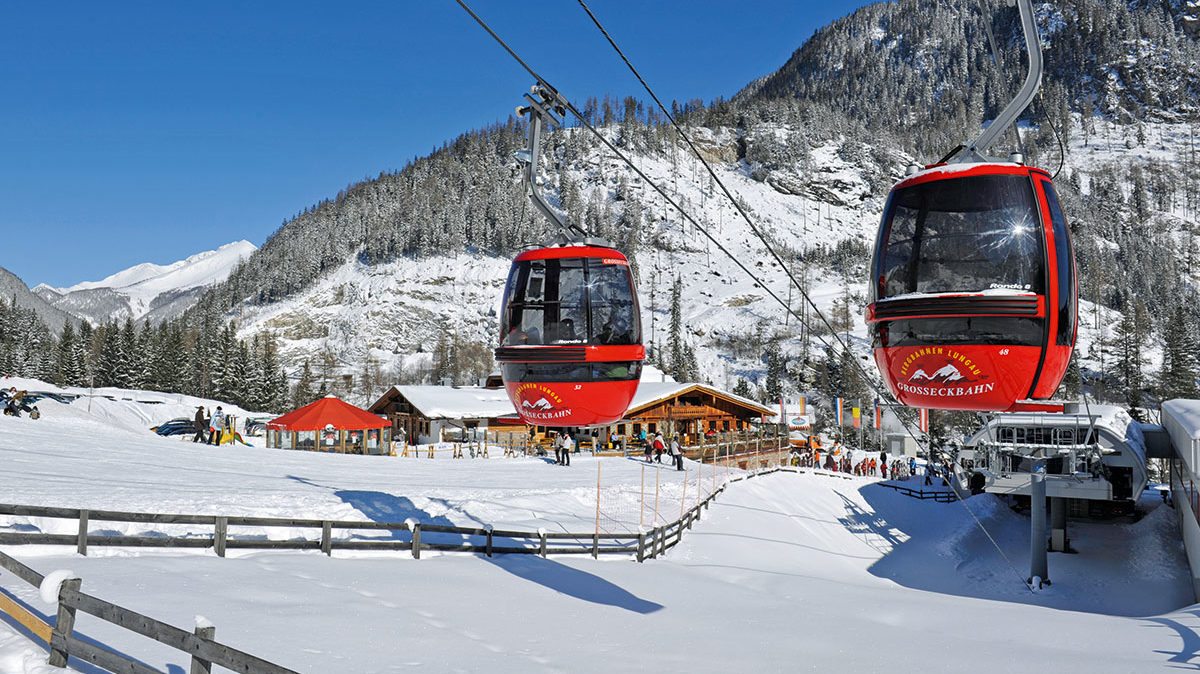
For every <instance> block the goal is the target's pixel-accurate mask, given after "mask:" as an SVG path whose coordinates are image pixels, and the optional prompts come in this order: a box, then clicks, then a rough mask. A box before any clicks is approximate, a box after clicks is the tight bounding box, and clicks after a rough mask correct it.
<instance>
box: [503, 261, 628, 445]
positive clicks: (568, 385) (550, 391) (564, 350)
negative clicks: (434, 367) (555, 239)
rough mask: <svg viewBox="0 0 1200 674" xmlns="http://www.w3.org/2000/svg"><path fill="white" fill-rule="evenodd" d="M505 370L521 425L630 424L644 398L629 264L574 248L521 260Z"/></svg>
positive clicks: (506, 318) (506, 327)
mask: <svg viewBox="0 0 1200 674" xmlns="http://www.w3.org/2000/svg"><path fill="white" fill-rule="evenodd" d="M500 325H501V328H500V347H499V348H497V349H496V360H497V361H499V363H500V372H501V376H502V378H503V379H504V385H505V388H506V389H507V390H508V395H509V398H510V399H512V403H513V406H514V407H515V408H516V410H517V413H518V414H519V415H520V416H521V418H522V419H523V420H524V421H525V422H526V423H529V424H533V425H538V426H554V427H573V426H595V425H603V424H609V423H612V422H615V421H617V420H619V419H621V417H622V416H624V414H625V410H626V409H627V408H628V407H629V403H630V401H631V400H633V396H634V394H635V393H637V386H638V379H639V378H640V376H641V370H642V361H643V360H644V359H645V357H646V349H645V347H644V346H642V330H641V320H640V318H639V309H638V302H637V293H636V291H635V289H634V284H633V275H632V273H631V272H630V269H629V260H628V259H627V258H626V257H625V256H624V255H623V254H621V252H620V251H617V250H615V249H613V248H609V247H605V246H596V245H584V244H567V245H562V246H551V247H546V248H536V249H533V250H529V251H526V252H524V253H521V254H520V255H518V256H517V258H516V260H514V261H513V265H512V269H511V271H510V272H509V275H508V283H507V284H506V286H505V290H504V300H503V314H502V316H501V321H500Z"/></svg>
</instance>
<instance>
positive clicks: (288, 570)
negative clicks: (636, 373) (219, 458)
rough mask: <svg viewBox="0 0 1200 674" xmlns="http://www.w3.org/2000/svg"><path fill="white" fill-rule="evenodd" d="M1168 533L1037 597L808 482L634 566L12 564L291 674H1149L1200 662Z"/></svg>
mask: <svg viewBox="0 0 1200 674" xmlns="http://www.w3.org/2000/svg"><path fill="white" fill-rule="evenodd" d="M975 502H976V508H977V509H978V510H979V513H980V517H981V518H982V519H983V520H984V521H985V522H987V523H988V526H989V529H990V530H991V531H993V533H994V534H996V535H997V537H998V538H999V539H1000V540H1001V542H1002V544H1004V546H1005V548H1006V549H1007V550H1008V551H1009V554H1011V555H1013V556H1014V560H1013V561H1014V562H1015V563H1016V564H1017V565H1018V567H1020V566H1022V565H1024V564H1025V562H1026V560H1025V559H1024V558H1023V557H1021V552H1020V551H1021V546H1020V545H1016V544H1014V542H1013V540H1011V539H1019V538H1020V537H1021V534H1022V527H1023V526H1026V525H1027V521H1026V520H1023V518H1021V517H1019V516H1017V515H1015V514H1013V513H1011V512H1010V511H1008V510H1007V509H1004V508H997V507H992V506H991V505H990V504H991V503H993V501H992V500H991V499H990V497H983V498H980V499H976V500H975ZM1170 516H1171V513H1170V512H1169V511H1168V510H1166V509H1160V510H1156V511H1154V512H1152V513H1150V515H1148V516H1147V517H1146V518H1144V519H1143V520H1142V521H1141V522H1139V523H1137V524H1134V525H1120V524H1117V525H1112V524H1096V525H1088V526H1084V527H1079V529H1078V530H1077V531H1076V533H1075V537H1076V543H1077V547H1079V548H1080V549H1081V554H1079V555H1074V556H1064V555H1054V556H1052V557H1051V572H1052V577H1054V579H1055V585H1054V586H1053V587H1052V588H1051V589H1050V590H1048V591H1046V592H1043V593H1041V594H1038V595H1032V594H1030V593H1029V592H1028V591H1026V590H1024V589H1023V588H1022V586H1020V585H1019V584H1018V582H1017V580H1016V579H1015V578H1013V576H1012V571H1011V570H1010V569H1009V568H1008V567H1007V565H1006V563H1005V562H1004V561H1003V560H1001V558H1000V557H999V556H998V555H997V553H996V552H995V551H994V549H992V548H991V547H990V544H989V543H988V542H987V541H986V539H984V538H983V536H982V535H981V534H979V532H978V531H977V530H976V529H975V528H974V526H973V524H972V523H971V522H970V518H969V517H968V515H967V513H966V512H965V510H963V508H962V507H961V506H959V505H943V504H934V503H930V502H921V501H915V500H911V499H907V498H905V497H903V496H900V495H898V494H895V493H894V492H892V491H890V490H886V489H884V488H881V487H878V486H875V485H870V484H869V483H865V482H862V481H848V480H840V479H830V478H826V477H821V476H814V475H787V474H779V475H772V476H765V477H762V478H759V479H756V480H752V481H748V482H742V483H738V484H736V485H734V486H732V487H731V488H730V489H729V490H727V491H726V493H725V494H724V495H722V496H721V497H720V498H719V499H718V500H717V502H716V503H715V505H714V507H713V509H712V510H711V512H710V513H709V514H707V515H706V517H705V519H703V520H702V521H701V522H699V523H698V524H697V527H696V529H695V530H694V531H693V532H692V533H691V534H690V535H688V536H687V537H686V538H685V539H684V542H683V544H681V545H680V546H679V547H677V548H675V549H674V550H672V551H671V552H670V553H669V554H668V555H667V556H666V557H665V558H663V559H660V560H655V561H651V562H647V563H645V564H642V565H638V564H636V563H633V562H627V561H600V562H596V561H593V560H581V559H550V560H542V559H539V558H536V557H524V556H521V557H517V556H509V557H497V558H495V559H491V560H488V559H486V558H480V557H474V556H441V557H435V558H431V559H425V560H421V561H415V560H411V559H408V558H407V557H406V556H404V555H358V556H350V555H348V554H347V555H339V556H337V557H335V558H333V559H329V558H325V557H323V556H321V555H317V554H308V553H287V554H273V553H255V554H246V555H242V556H238V557H233V558H229V559H217V558H215V557H212V556H211V555H204V554H180V555H174V554H166V553H160V552H157V551H156V552H153V553H145V552H141V553H137V555H136V556H127V555H128V554H131V553H126V552H123V551H117V550H108V551H104V552H103V554H104V555H105V556H95V557H89V558H79V557H76V556H74V555H68V554H64V551H63V550H62V549H61V548H59V549H49V548H41V549H29V548H15V549H10V550H9V552H11V553H12V554H16V555H18V556H20V557H21V558H23V559H24V560H26V561H27V562H28V563H30V564H32V565H34V566H35V567H37V568H39V569H41V570H43V571H48V570H51V569H54V568H61V567H69V568H72V569H74V570H75V571H77V572H78V573H79V574H80V575H81V576H82V577H83V578H84V579H85V580H84V589H85V590H86V591H90V592H93V593H95V594H97V595H99V596H101V597H105V598H107V599H110V600H113V601H116V602H118V603H121V604H124V605H126V606H128V607H130V608H133V609H135V610H142V611H144V612H147V613H149V614H151V615H154V616H156V617H158V618H161V619H164V620H167V621H168V622H173V623H175V624H178V625H180V626H184V627H187V626H190V625H191V623H192V620H193V616H194V615H196V614H200V615H204V616H206V617H207V618H209V619H211V620H212V621H213V622H214V623H215V624H216V625H217V630H218V632H217V633H218V636H219V637H221V638H222V639H228V640H229V642H230V643H231V645H234V646H236V647H240V648H244V649H246V650H249V651H250V652H253V653H256V654H259V655H262V656H264V657H267V658H268V659H272V660H275V661H277V662H279V663H281V664H284V665H287V666H291V667H294V668H296V669H298V670H300V671H305V672H355V673H360V672H361V673H364V674H365V673H368V672H396V671H406V670H410V669H412V668H413V667H417V666H421V667H424V668H426V669H429V670H432V671H479V670H481V669H484V668H488V669H491V670H494V671H501V672H509V671H511V672H518V671H520V672H525V671H564V672H565V671H570V672H592V671H596V672H599V671H683V670H687V671H701V672H707V671H713V672H717V671H754V670H758V671H782V670H789V671H792V670H808V671H855V672H859V671H862V672H870V671H880V672H891V671H897V662H902V661H907V662H916V661H920V662H921V663H922V664H921V670H922V671H932V672H937V671H947V672H949V671H963V670H971V671H997V672H1001V671H1003V672H1008V671H1020V670H1027V671H1058V672H1145V671H1152V670H1155V669H1166V668H1168V667H1173V666H1174V667H1177V666H1179V665H1180V664H1184V665H1185V666H1187V665H1190V666H1192V667H1194V666H1195V665H1196V664H1197V663H1200V653H1196V649H1197V645H1200V618H1198V617H1197V613H1193V611H1195V609H1194V608H1189V609H1185V610H1182V611H1180V612H1177V613H1171V612H1169V611H1171V609H1174V608H1177V607H1179V606H1181V605H1183V604H1186V603H1187V602H1188V601H1189V599H1188V593H1189V591H1190V590H1189V585H1188V581H1187V576H1186V572H1185V571H1184V569H1183V568H1182V567H1181V564H1182V559H1181V552H1180V551H1179V549H1178V545H1175V544H1173V543H1172V541H1171V539H1170V537H1169V534H1171V533H1172V532H1171V531H1170V524H1171V523H1170V519H1169V518H1170ZM1018 542H1019V541H1018ZM1026 545H1027V544H1026ZM1026 554H1027V553H1026ZM1084 571H1090V572H1092V573H1093V574H1096V575H1095V577H1093V578H1090V579H1085V578H1083V576H1082V573H1083V572H1084ZM23 596H24V597H25V598H26V599H29V600H30V601H33V599H32V591H30V592H28V593H24V594H23ZM1156 614H1162V615H1158V616H1157V617H1149V618H1138V617H1125V616H1136V615H1150V616H1155V615H1156ZM79 627H80V629H81V630H83V631H84V632H86V633H88V634H89V635H90V636H94V637H96V638H99V639H102V640H104V641H106V642H108V643H109V644H110V645H113V646H115V647H118V648H121V649H123V650H125V651H126V652H128V653H131V654H135V655H137V656H139V657H143V658H145V659H146V660H147V661H148V662H149V663H151V664H153V665H156V666H159V667H161V668H164V669H166V667H167V665H177V666H180V667H183V666H184V664H185V663H183V661H182V659H181V658H180V657H178V656H177V655H174V654H172V653H171V652H169V651H166V650H165V649H164V650H158V649H156V647H153V646H150V645H148V644H145V643H143V640H141V639H140V638H136V637H132V636H131V635H128V634H121V633H119V631H117V630H112V629H109V628H107V627H106V626H104V625H102V624H99V623H98V622H96V621H94V620H91V619H89V618H86V617H84V618H81V620H80V623H79ZM4 629H5V628H3V627H0V635H2V634H3V633H4ZM2 640H3V637H2V636H0V643H2ZM3 649H4V647H3V646H2V645H0V658H2V657H3V654H4V653H5V652H6V651H5V650H3ZM10 660H11V658H10ZM5 662H7V661H5V660H3V659H0V665H2V664H3V663H5ZM14 662H15V661H14ZM900 669H903V668H900ZM13 671H16V672H23V671H24V670H21V669H15V670H13Z"/></svg>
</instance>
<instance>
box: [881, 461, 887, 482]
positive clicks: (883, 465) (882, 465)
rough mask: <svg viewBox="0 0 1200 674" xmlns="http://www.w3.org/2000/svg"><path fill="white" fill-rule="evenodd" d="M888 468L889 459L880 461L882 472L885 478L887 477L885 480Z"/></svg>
mask: <svg viewBox="0 0 1200 674" xmlns="http://www.w3.org/2000/svg"><path fill="white" fill-rule="evenodd" d="M887 469H888V465H887V461H880V462H879V470H880V474H881V476H882V477H883V479H885V480H886V479H887Z"/></svg>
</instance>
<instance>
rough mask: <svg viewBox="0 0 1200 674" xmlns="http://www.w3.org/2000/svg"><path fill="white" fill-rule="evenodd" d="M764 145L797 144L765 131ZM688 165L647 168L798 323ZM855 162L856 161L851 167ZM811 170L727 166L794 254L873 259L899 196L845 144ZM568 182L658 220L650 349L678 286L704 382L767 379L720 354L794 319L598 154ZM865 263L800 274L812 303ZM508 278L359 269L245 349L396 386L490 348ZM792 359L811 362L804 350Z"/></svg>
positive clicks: (263, 325)
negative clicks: (436, 355) (266, 339)
mask: <svg viewBox="0 0 1200 674" xmlns="http://www.w3.org/2000/svg"><path fill="white" fill-rule="evenodd" d="M701 131H703V130H701ZM762 133H772V134H775V133H778V134H785V133H787V131H786V130H784V129H775V130H767V129H764V130H762ZM706 141H707V143H708V145H707V146H708V147H710V148H716V149H713V150H712V151H713V152H714V154H720V147H721V146H723V145H724V146H730V147H731V146H732V145H733V144H734V143H736V142H737V139H736V137H735V135H734V134H733V133H732V132H728V133H726V134H723V135H721V134H717V135H715V136H709V137H707V138H706ZM685 153H686V150H681V151H680V152H679V153H678V154H677V155H676V156H675V157H674V159H672V158H671V157H670V156H665V157H664V156H650V155H646V156H641V157H639V158H638V164H639V166H640V168H641V169H642V170H643V171H645V172H646V173H647V174H648V175H650V176H651V177H652V178H653V179H654V180H655V181H656V182H659V183H661V184H665V185H671V186H672V192H674V196H675V197H676V198H678V199H680V200H682V201H683V202H684V203H687V204H689V211H690V212H691V213H692V214H693V215H694V217H696V218H697V219H698V220H699V221H700V222H702V223H705V225H706V226H707V227H708V228H709V229H710V231H711V233H712V234H713V235H714V237H716V238H717V240H718V241H720V242H721V243H722V245H724V246H726V247H728V248H729V249H730V251H731V252H732V253H733V254H734V255H735V256H737V257H738V259H740V260H743V261H745V262H746V263H747V264H748V266H750V267H751V268H752V269H754V270H755V271H756V273H757V274H759V275H760V276H761V278H762V279H763V280H764V281H765V282H766V283H767V284H768V288H770V289H771V291H772V292H774V293H776V294H777V295H778V296H779V297H781V298H783V299H784V300H787V299H788V298H791V300H792V303H793V307H794V308H795V309H796V310H797V311H799V309H800V304H801V300H800V298H799V295H798V294H796V293H794V292H789V290H788V281H787V279H786V277H785V276H784V275H783V273H782V270H781V269H780V268H779V266H778V264H777V263H775V262H774V261H773V260H771V259H769V257H768V255H767V253H766V251H765V250H764V248H763V247H762V244H761V243H759V242H758V241H757V239H755V238H754V235H753V233H752V232H751V231H750V229H749V227H748V226H747V225H746V224H745V222H744V221H742V220H741V219H740V216H738V215H737V213H736V211H735V210H734V208H733V206H732V205H731V204H730V203H729V201H728V200H726V199H724V198H723V197H719V196H718V195H717V193H716V191H715V189H714V187H713V186H712V185H710V184H709V183H708V182H707V181H704V180H700V179H699V178H697V179H696V180H691V179H690V177H691V176H699V175H700V172H701V171H702V170H703V169H702V167H701V166H700V165H699V163H698V162H696V161H695V160H694V159H690V158H689V157H688V156H687V155H686V154H685ZM730 153H732V150H730ZM843 155H846V156H851V157H853V158H852V159H844V158H843ZM812 156H813V161H812V166H814V168H812V169H811V170H810V169H807V168H802V167H799V166H796V167H789V168H786V169H782V170H776V171H773V172H771V173H770V176H769V179H768V180H765V181H759V180H755V179H753V178H752V177H751V176H750V173H751V171H752V170H753V167H751V166H748V165H746V164H745V163H744V162H743V163H738V162H733V163H728V164H724V165H718V166H717V171H718V173H719V175H720V176H721V179H722V180H723V181H724V182H725V183H726V184H727V185H728V186H729V187H730V188H731V189H732V190H733V191H734V193H735V194H736V195H737V196H738V197H739V199H741V200H742V202H743V203H744V204H745V205H746V206H747V207H748V210H749V211H750V212H751V213H752V216H753V217H754V219H755V222H756V224H758V225H759V226H760V227H761V228H762V229H763V230H765V232H767V234H768V236H770V237H772V238H773V239H774V240H775V241H776V242H779V243H781V244H782V245H783V246H785V247H788V248H793V249H804V250H808V251H810V252H813V251H818V250H826V251H828V250H831V249H832V248H834V247H835V246H837V245H838V244H840V243H845V242H854V243H855V244H856V245H857V246H858V247H859V248H860V249H863V250H865V249H866V247H867V246H868V242H869V241H870V240H871V238H872V237H873V236H874V229H875V227H876V221H877V218H878V213H879V210H880V208H881V202H882V197H883V193H884V191H885V189H886V183H884V184H883V185H879V184H876V185H874V186H872V185H871V183H870V181H869V180H868V179H867V178H865V177H864V176H866V175H872V174H876V173H878V171H879V170H880V169H879V168H878V167H876V166H872V165H869V164H870V162H871V161H872V159H871V157H870V155H869V153H865V154H861V155H854V154H851V153H849V152H846V151H844V148H843V147H842V145H840V144H838V143H837V142H831V143H829V144H825V145H822V146H820V147H817V148H815V149H814V150H813V151H812ZM904 160H905V158H904V157H902V156H897V157H896V158H895V162H894V166H892V167H890V168H892V169H894V170H895V172H897V173H898V172H899V171H900V170H901V169H902V167H903V164H904ZM600 163H605V164H607V167H606V168H605V169H604V170H603V171H601V170H600V169H599V168H598V166H599V164H600ZM569 170H570V173H571V176H572V178H573V179H574V180H575V181H576V183H577V184H578V185H579V186H580V191H581V195H582V198H583V200H584V201H585V202H586V201H587V200H589V199H592V198H593V195H594V197H595V198H596V199H599V200H600V201H602V202H608V203H613V202H615V201H616V200H617V198H618V196H617V192H618V190H619V189H620V188H619V187H618V185H619V184H620V182H621V181H622V180H629V181H630V185H631V190H632V191H633V192H634V193H635V194H636V195H637V198H638V199H639V200H640V201H641V203H642V205H643V207H644V209H645V210H644V217H645V219H646V224H645V233H644V238H645V239H646V240H648V241H651V242H652V245H650V246H647V247H644V248H642V249H640V251H639V253H638V254H637V256H636V259H635V264H636V266H637V273H638V277H639V279H638V280H639V292H640V294H641V306H642V311H643V328H644V336H645V339H646V340H647V341H648V342H653V343H654V344H656V345H658V346H660V347H661V346H662V345H664V344H665V343H666V340H667V336H668V330H669V318H670V293H671V286H672V283H673V281H674V279H675V277H676V276H679V277H680V278H681V280H682V283H681V286H682V292H683V297H682V302H681V305H682V307H683V311H684V324H685V326H686V330H687V331H688V333H689V334H688V336H687V338H688V340H689V341H691V342H693V343H694V344H695V345H696V346H697V347H698V356H699V360H700V367H701V371H702V373H703V376H704V378H706V379H711V380H712V381H713V382H714V383H716V384H718V385H727V384H728V385H729V386H732V379H731V378H732V377H734V376H735V375H739V374H742V373H744V372H746V371H754V372H756V371H757V369H758V368H759V367H760V366H761V362H760V361H759V357H760V355H761V353H754V354H734V353H732V352H730V350H728V349H721V348H718V347H717V344H718V343H720V341H721V340H722V339H728V338H731V337H740V336H745V335H748V334H751V333H754V332H755V331H757V330H759V327H760V324H761V325H762V326H763V328H764V331H765V333H766V334H767V335H768V336H770V335H771V334H773V333H775V332H776V331H783V329H784V325H783V324H784V323H785V318H784V311H783V308H782V307H781V306H780V305H779V304H777V303H775V302H774V300H772V299H771V298H770V297H769V296H768V295H767V294H766V293H765V292H764V290H763V288H761V287H758V286H757V285H756V284H755V283H754V282H753V281H752V280H751V279H750V278H749V277H747V276H746V275H745V274H744V273H743V272H741V271H740V270H738V269H737V268H736V267H735V266H734V265H733V264H732V263H731V262H730V261H729V259H728V258H726V257H725V256H724V254H722V253H721V252H720V251H719V250H718V249H717V248H716V246H715V245H713V244H712V243H711V242H709V241H708V240H707V239H705V238H704V236H703V235H702V234H701V233H700V232H699V231H697V230H696V228H694V227H692V226H691V225H688V224H686V223H682V222H681V221H680V219H679V217H678V215H677V214H674V213H673V209H670V208H669V207H668V206H667V205H666V203H665V202H664V201H663V200H662V198H661V197H660V196H659V195H657V194H656V193H654V192H653V191H652V190H651V189H650V188H648V187H647V186H645V185H642V184H641V183H640V181H639V180H638V179H637V178H636V176H633V175H632V173H630V172H628V171H626V170H622V168H621V167H620V166H618V165H617V164H616V163H615V162H613V161H612V160H611V159H606V158H605V156H604V154H603V153H602V152H600V151H599V150H597V151H596V152H595V153H594V154H591V155H588V156H586V157H583V158H581V160H580V161H579V162H577V163H575V164H573V165H572V166H571V167H570V169H569ZM880 188H883V189H880ZM864 262H865V260H864V259H863V257H862V256H859V259H858V260H857V261H856V264H855V266H854V267H853V268H849V269H830V268H829V267H828V266H824V265H818V264H814V265H811V266H808V267H802V268H798V269H793V270H792V271H793V272H794V273H796V274H797V275H798V276H800V275H805V276H807V277H808V281H809V283H810V292H812V294H813V295H814V297H815V298H816V299H817V301H818V302H819V304H821V306H822V309H823V310H824V311H828V310H829V308H830V306H831V305H832V303H833V302H834V300H836V299H838V298H839V297H841V296H842V295H843V294H844V293H845V292H846V291H848V292H849V293H850V294H854V295H857V296H859V297H860V298H861V296H862V287H863V286H862V282H861V279H862V278H864V277H865V266H863V263H864ZM509 264H510V260H509V259H508V258H499V257H495V256H491V255H487V254H483V253H474V254H471V253H458V254H450V251H448V252H447V254H446V255H440V256H433V257H423V258H420V259H413V258H404V259H401V260H398V261H395V262H388V263H382V264H375V265H371V264H367V263H365V262H363V261H362V260H361V259H360V257H358V256H353V257H352V258H351V259H349V260H347V261H346V262H345V263H344V264H343V265H342V266H341V267H340V268H337V269H336V270H334V271H333V272H331V273H329V274H328V275H326V276H324V277H323V278H321V279H320V280H319V281H318V282H317V283H315V284H314V285H312V286H311V287H309V288H308V289H306V290H304V291H302V292H300V293H298V294H296V295H295V296H293V297H290V298H288V299H285V300H282V301H280V302H276V303H273V304H266V305H244V306H242V307H241V308H240V309H239V310H238V311H237V312H236V313H235V314H234V317H235V318H236V319H237V320H238V326H239V328H240V329H241V335H242V336H251V335H253V334H256V333H258V332H260V331H268V332H272V333H274V334H275V335H276V336H277V337H278V339H279V342H280V344H281V352H282V356H283V359H284V360H285V362H287V363H288V364H289V365H290V368H289V369H295V368H298V366H299V365H300V364H301V362H302V361H303V360H304V359H305V358H311V359H313V360H314V362H315V360H316V358H317V357H318V355H319V354H320V353H322V352H323V351H325V350H326V349H328V350H329V351H331V352H332V353H334V354H335V355H336V357H337V359H338V360H339V361H340V362H342V363H345V364H348V367H347V372H349V373H356V372H357V369H355V368H354V367H353V366H352V365H349V364H355V363H361V362H364V360H365V359H366V358H367V357H368V356H370V357H372V358H374V359H376V360H377V361H378V362H381V363H382V364H383V366H384V370H385V372H386V371H387V370H388V368H389V367H390V368H391V369H392V370H393V371H402V370H403V369H404V362H405V359H406V357H407V356H409V355H411V354H413V353H417V352H426V353H428V352H430V351H431V350H432V349H433V345H434V344H435V343H436V342H437V340H438V336H439V333H441V332H442V331H447V330H448V331H452V332H456V333H458V335H459V336H460V337H461V338H463V339H466V340H471V341H476V342H480V343H486V344H490V343H491V342H492V341H493V340H494V339H495V337H494V335H495V333H496V329H497V328H496V320H497V319H496V317H497V315H498V309H499V307H498V305H499V302H500V295H501V293H502V290H503V285H504V279H505V277H506V275H507V273H508V267H509ZM842 272H845V273H847V274H849V275H850V276H851V277H852V279H853V280H852V281H851V282H850V283H849V284H846V285H845V286H843V284H842V282H841V280H840V274H841V273H842ZM854 321H855V322H856V323H857V326H858V327H857V329H856V330H855V333H856V334H857V335H859V336H860V337H865V326H864V325H863V324H862V321H861V318H860V317H859V316H857V315H856V316H855V317H854ZM793 347H794V348H797V349H798V348H799V346H798V338H796V339H795V340H794V341H793ZM752 376H753V375H752Z"/></svg>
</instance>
